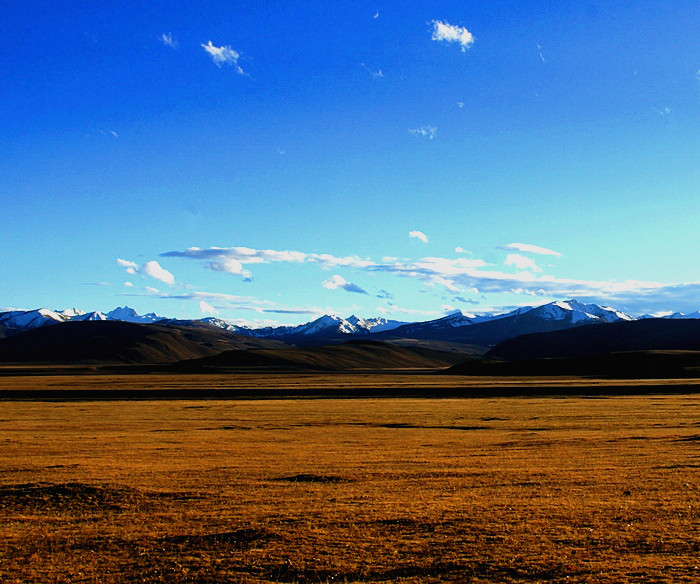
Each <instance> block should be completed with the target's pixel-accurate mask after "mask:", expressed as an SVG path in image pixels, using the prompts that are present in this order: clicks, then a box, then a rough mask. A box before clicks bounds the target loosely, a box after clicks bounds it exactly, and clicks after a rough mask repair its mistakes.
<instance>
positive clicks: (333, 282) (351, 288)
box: [321, 275, 367, 294]
mask: <svg viewBox="0 0 700 584" xmlns="http://www.w3.org/2000/svg"><path fill="white" fill-rule="evenodd" d="M321 285H322V286H323V287H324V288H327V289H328V290H337V289H338V288H340V289H341V290H345V291H346V292H354V293H355V294H367V291H366V290H364V289H363V288H361V287H360V286H358V285H357V284H353V283H352V282H347V281H346V280H345V278H343V277H342V276H338V275H335V276H331V277H330V278H328V280H325V281H324V282H323V283H322V284H321Z"/></svg>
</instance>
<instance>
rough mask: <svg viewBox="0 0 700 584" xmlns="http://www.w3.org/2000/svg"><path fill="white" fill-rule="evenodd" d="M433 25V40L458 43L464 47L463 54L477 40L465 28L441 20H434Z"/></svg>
mask: <svg viewBox="0 0 700 584" xmlns="http://www.w3.org/2000/svg"><path fill="white" fill-rule="evenodd" d="M431 24H432V25H433V36H432V40H434V41H439V42H445V43H457V44H458V45H460V46H461V47H462V52H463V53H465V52H466V51H467V49H468V48H469V47H471V46H472V45H473V44H474V41H475V40H476V39H475V38H474V35H473V34H472V33H470V32H469V31H468V30H467V29H466V28H464V27H461V26H455V25H452V24H449V23H447V22H442V21H440V20H433V21H432V22H431Z"/></svg>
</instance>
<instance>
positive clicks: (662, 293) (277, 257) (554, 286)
mask: <svg viewBox="0 0 700 584" xmlns="http://www.w3.org/2000/svg"><path fill="white" fill-rule="evenodd" d="M426 239H427V238H426ZM500 247H501V248H502V249H507V250H510V251H516V252H517V251H520V252H522V253H535V254H539V255H545V256H552V255H554V256H558V255H561V254H559V252H555V251H553V250H551V249H547V248H542V247H539V246H533V245H530V244H518V243H515V244H508V245H507V246H500ZM163 255H164V256H168V257H181V258H188V259H194V260H200V261H202V262H203V263H204V265H205V267H209V268H210V267H211V266H210V265H209V264H211V263H217V265H220V266H224V265H225V260H226V259H236V260H238V261H240V263H241V264H242V265H245V264H253V263H259V264H264V263H271V262H284V263H288V264H297V263H307V264H316V265H317V266H319V267H320V268H323V269H333V268H341V267H342V268H344V269H352V270H359V271H366V272H370V273H372V274H375V275H380V274H386V275H392V276H396V277H400V278H406V279H410V280H414V281H416V282H420V283H422V284H423V285H426V286H431V287H436V286H437V287H442V288H445V289H447V290H448V291H450V292H452V293H453V294H452V296H457V295H463V292H468V293H469V294H471V293H472V292H474V294H479V295H480V296H481V299H482V300H484V297H483V295H484V294H504V293H505V294H513V293H516V294H522V295H526V296H537V297H539V298H544V297H547V298H558V299H561V298H571V297H574V298H580V299H582V300H587V301H591V302H597V303H603V304H610V305H613V306H615V307H616V308H619V309H620V310H626V311H628V312H632V313H635V314H637V313H642V312H648V313H652V312H658V311H659V310H666V309H674V310H680V311H683V312H693V311H695V310H698V308H700V303H699V301H698V298H700V282H686V283H663V282H653V281H652V282H649V281H640V280H625V281H622V282H618V281H606V280H601V281H598V280H580V279H575V278H561V277H555V276H552V275H549V274H543V273H542V272H541V271H536V270H535V269H534V268H533V264H534V262H533V261H532V260H530V259H529V258H528V257H527V256H523V255H521V254H519V253H513V254H509V256H510V260H509V261H508V260H506V261H508V264H509V265H510V266H515V267H516V268H518V271H516V272H515V273H513V272H509V271H501V270H498V269H494V268H493V267H489V264H487V263H486V262H485V261H483V260H481V259H478V258H469V257H453V258H442V257H424V258H420V259H415V260H410V259H397V258H384V260H387V261H381V262H377V261H373V260H371V259H366V258H360V257H358V256H346V257H338V256H335V255H331V254H318V253H303V252H298V251H277V250H269V249H268V250H256V249H251V248H244V247H231V248H209V249H200V248H189V249H188V250H186V251H184V252H182V251H174V252H168V253H165V254H163ZM518 256H519V257H518ZM120 264H121V265H123V266H124V267H125V268H126V269H127V272H129V271H130V270H131V272H130V273H141V271H142V269H141V267H139V266H138V265H137V264H136V263H135V262H129V261H128V260H120ZM535 266H536V264H535ZM536 267H537V268H539V266H536ZM236 268H237V267H236ZM222 271H223V270H222ZM326 282H329V283H330V284H333V283H335V284H336V287H341V286H342V283H343V282H344V283H345V284H348V282H347V281H345V280H344V279H343V280H342V282H341V281H340V280H337V279H334V278H329V279H328V280H326ZM197 294H200V293H192V292H190V293H188V294H187V295H182V294H181V295H167V296H165V295H161V297H167V298H192V299H195V298H196V300H197V301H199V300H201V299H204V300H206V301H207V302H208V303H210V304H212V306H214V307H215V308H217V309H220V306H219V302H218V301H215V300H212V299H210V298H212V296H211V295H209V296H206V297H197ZM378 297H380V298H384V299H385V300H386V301H387V302H388V303H390V302H391V300H389V299H390V295H389V294H388V293H386V292H383V291H382V292H380V293H379V294H378ZM463 297H465V296H463ZM219 298H224V299H225V300H221V302H222V303H224V304H225V305H226V308H227V309H229V308H230V309H233V308H241V309H244V310H253V311H256V312H260V313H263V312H280V311H284V312H283V313H285V314H286V313H294V314H318V313H322V312H323V311H322V310H321V309H318V308H316V307H313V308H308V307H301V308H299V307H288V306H280V305H278V304H276V303H273V302H268V301H260V300H256V299H252V298H248V299H242V298H241V297H232V296H226V295H219ZM290 311H291V312H290ZM297 311H298V312H297Z"/></svg>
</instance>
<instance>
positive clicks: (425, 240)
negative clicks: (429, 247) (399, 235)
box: [408, 230, 428, 243]
mask: <svg viewBox="0 0 700 584" xmlns="http://www.w3.org/2000/svg"><path fill="white" fill-rule="evenodd" d="M408 236H409V237H415V238H416V239H420V240H421V241H422V242H423V243H428V238H427V236H426V235H425V233H423V232H422V231H418V230H416V231H409V232H408Z"/></svg>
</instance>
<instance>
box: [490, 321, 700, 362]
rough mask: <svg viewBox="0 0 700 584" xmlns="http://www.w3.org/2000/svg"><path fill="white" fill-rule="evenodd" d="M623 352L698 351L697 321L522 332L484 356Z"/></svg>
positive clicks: (512, 357)
mask: <svg viewBox="0 0 700 584" xmlns="http://www.w3.org/2000/svg"><path fill="white" fill-rule="evenodd" d="M623 351H700V320H694V319H687V320H667V319H660V318H659V319H645V320H636V321H631V322H612V323H605V324H594V325H585V326H580V327H575V328H571V329H568V330H564V331H554V332H547V333H534V334H528V335H522V336H519V337H514V338H512V339H508V340H505V341H503V342H502V343H499V344H498V345H496V346H495V347H494V348H493V349H491V350H490V351H489V352H488V353H487V354H486V356H487V357H490V358H494V359H501V360H505V361H514V360H524V359H543V358H570V357H583V356H590V355H600V354H603V353H613V352H623Z"/></svg>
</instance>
